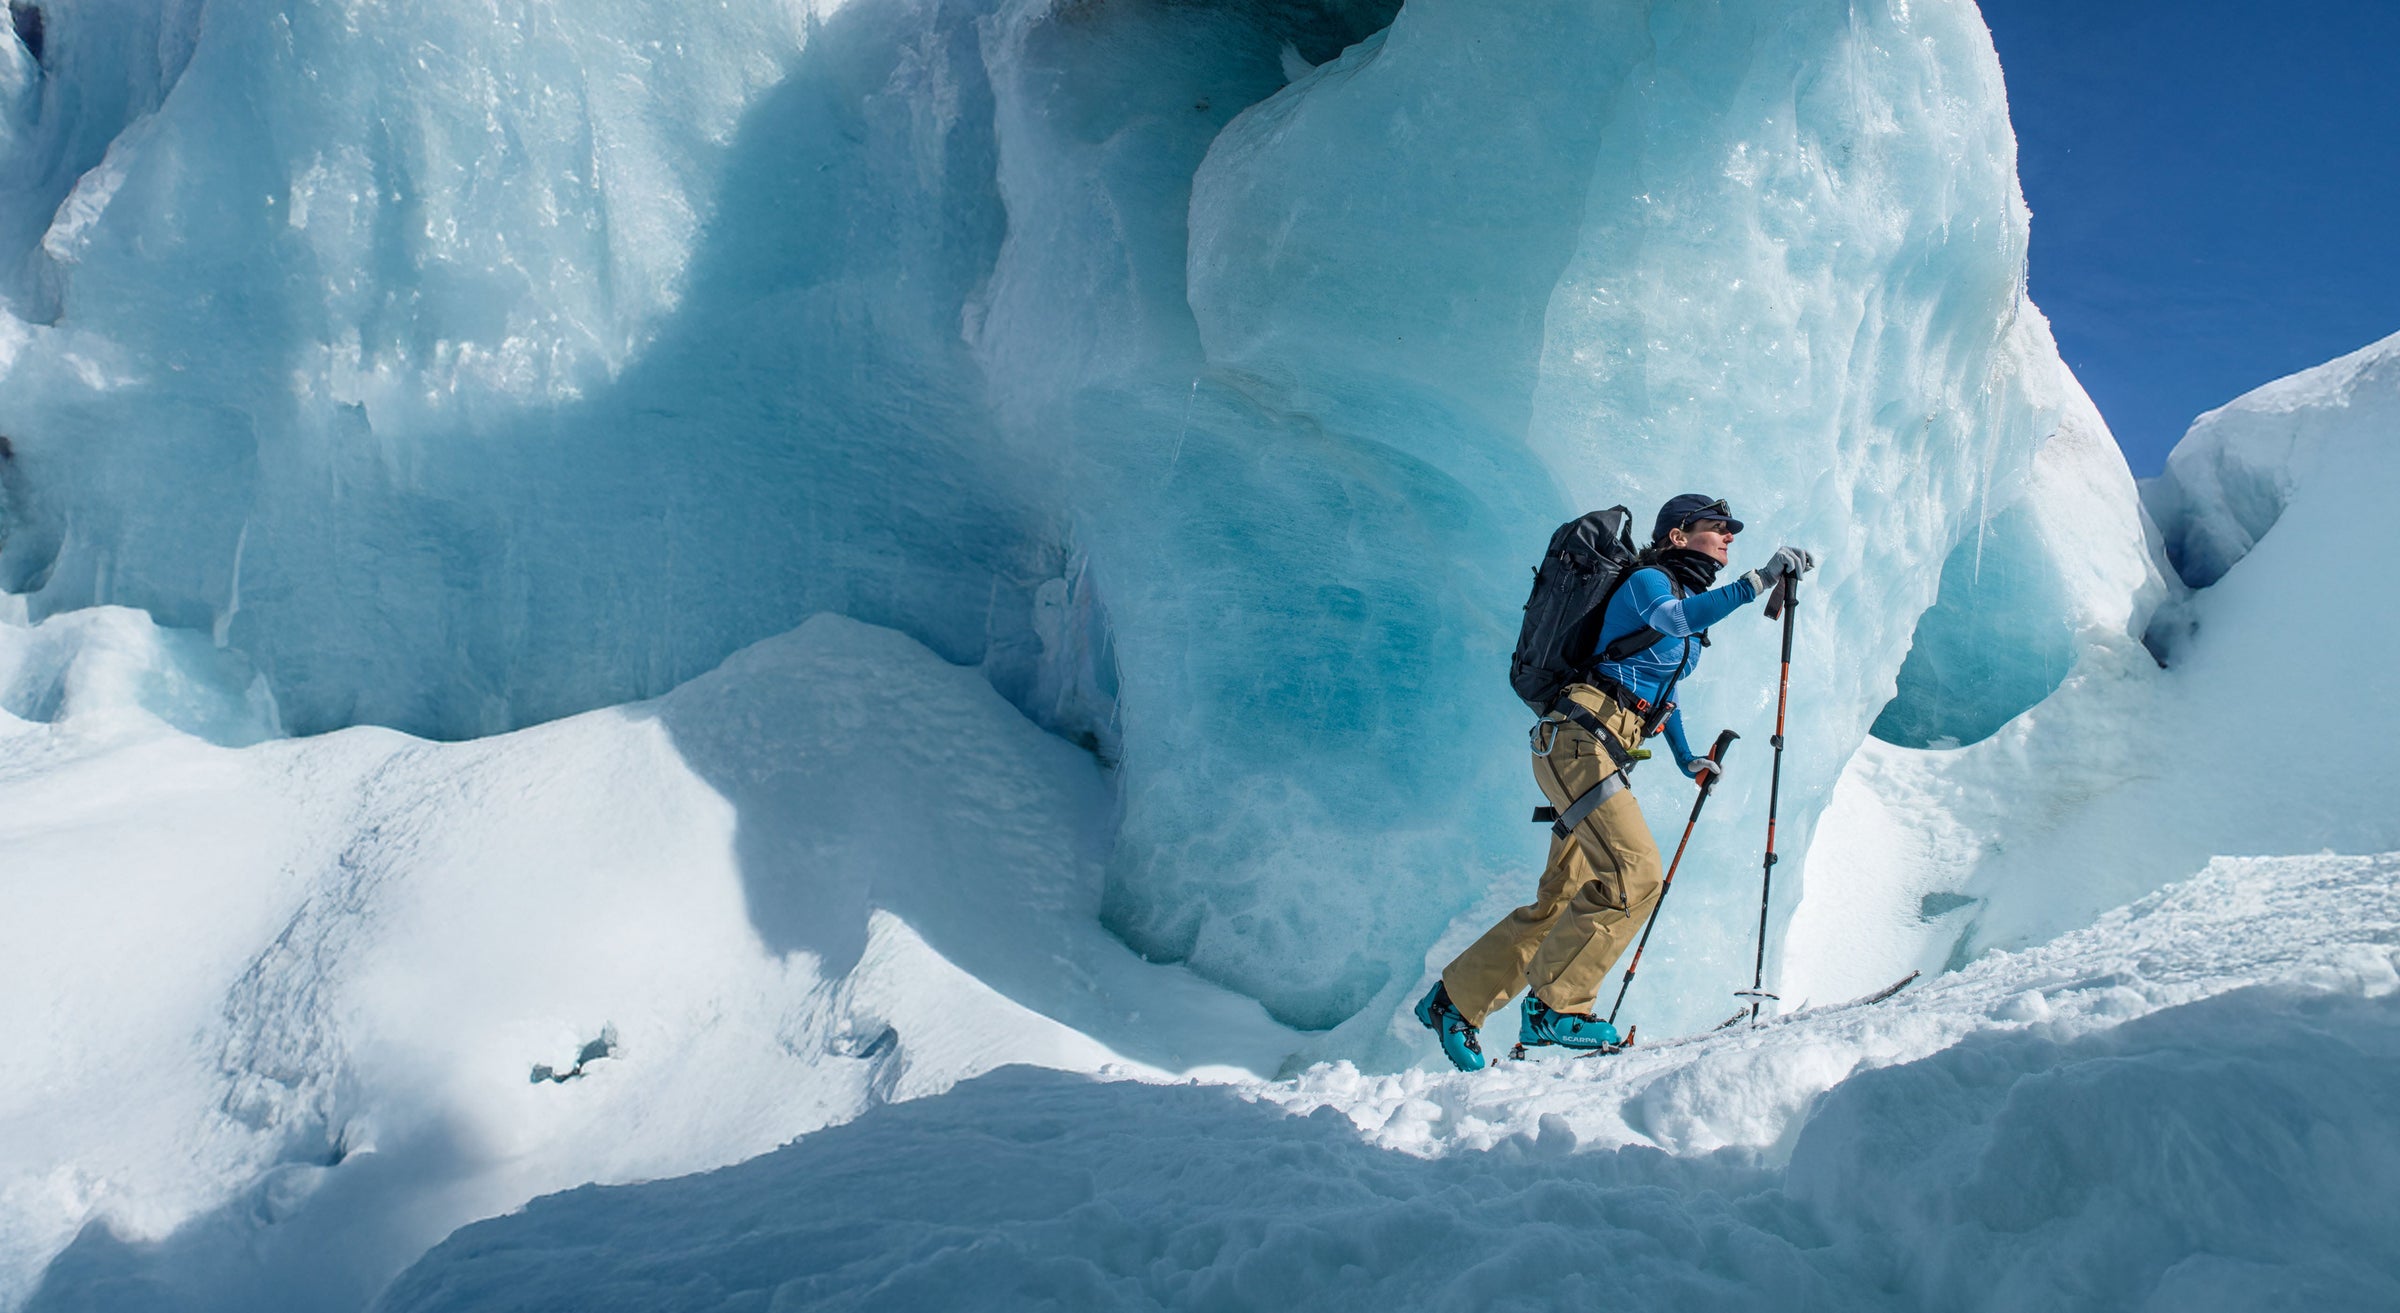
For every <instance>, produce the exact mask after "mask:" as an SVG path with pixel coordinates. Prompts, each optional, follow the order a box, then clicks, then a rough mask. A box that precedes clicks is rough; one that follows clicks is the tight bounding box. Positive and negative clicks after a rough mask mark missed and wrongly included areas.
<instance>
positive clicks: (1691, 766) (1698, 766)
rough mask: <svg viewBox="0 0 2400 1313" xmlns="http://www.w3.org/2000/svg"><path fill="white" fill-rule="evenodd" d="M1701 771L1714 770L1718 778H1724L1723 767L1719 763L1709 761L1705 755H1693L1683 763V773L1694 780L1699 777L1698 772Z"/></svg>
mask: <svg viewBox="0 0 2400 1313" xmlns="http://www.w3.org/2000/svg"><path fill="white" fill-rule="evenodd" d="M1702 771H1714V772H1716V775H1717V778H1718V779H1723V778H1725V767H1724V766H1723V765H1721V764H1720V763H1717V762H1713V761H1710V760H1709V759H1708V758H1706V757H1694V758H1692V759H1691V760H1690V761H1687V762H1685V763H1683V773H1684V774H1686V775H1689V776H1691V777H1692V778H1693V779H1695V780H1696V779H1699V778H1700V773H1701V772H1702Z"/></svg>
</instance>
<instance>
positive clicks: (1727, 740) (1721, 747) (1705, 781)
mask: <svg viewBox="0 0 2400 1313" xmlns="http://www.w3.org/2000/svg"><path fill="white" fill-rule="evenodd" d="M1740 737H1741V735H1739V734H1736V733H1734V732H1733V731H1732V730H1722V731H1719V732H1718V734H1717V741H1716V742H1714V743H1712V744H1710V745H1708V759H1709V760H1710V761H1713V762H1717V763H1719V764H1722V763H1723V762H1724V760H1725V750H1726V749H1727V748H1730V747H1732V746H1733V741H1734V740H1735V739H1738V738H1740ZM1724 777H1725V772H1723V771H1721V770H1712V771H1710V772H1709V773H1708V774H1707V775H1705V776H1703V777H1702V778H1701V780H1700V792H1702V793H1708V792H1710V791H1711V790H1713V789H1715V788H1716V787H1717V781H1718V780H1720V779H1723V778H1724ZM1694 814H1695V815H1697V814H1698V813H1696V812H1695V813H1694Z"/></svg>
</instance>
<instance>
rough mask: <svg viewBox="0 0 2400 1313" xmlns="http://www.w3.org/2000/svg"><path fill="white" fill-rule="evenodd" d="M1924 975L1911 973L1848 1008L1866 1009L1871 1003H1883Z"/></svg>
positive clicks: (1918, 972)
mask: <svg viewBox="0 0 2400 1313" xmlns="http://www.w3.org/2000/svg"><path fill="white" fill-rule="evenodd" d="M1923 974H1924V973H1923V972H1921V971H1911V972H1909V973H1908V974H1907V975H1905V976H1902V977H1900V978H1899V979H1898V980H1895V981H1893V982H1892V983H1890V984H1888V985H1885V986H1884V987H1883V988H1881V989H1879V990H1876V991H1875V992H1874V993H1872V994H1869V995H1867V996H1866V997H1865V998H1862V999H1860V1000H1858V1001H1857V1002H1855V1003H1852V1004H1849V1005H1848V1006H1850V1007H1854V1008H1856V1007H1865V1006H1866V1005H1867V1004H1869V1003H1881V1002H1882V1001H1884V1000H1885V999H1887V998H1890V997H1891V996H1892V995H1894V994H1897V993H1899V992H1900V991H1901V990H1904V989H1906V988H1908V987H1909V986H1910V985H1912V984H1915V983H1916V979H1917V977H1918V976H1920V975H1923Z"/></svg>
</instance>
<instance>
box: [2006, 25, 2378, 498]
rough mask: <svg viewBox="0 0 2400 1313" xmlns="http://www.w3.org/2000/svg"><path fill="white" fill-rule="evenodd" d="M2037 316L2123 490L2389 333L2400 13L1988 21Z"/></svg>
mask: <svg viewBox="0 0 2400 1313" xmlns="http://www.w3.org/2000/svg"><path fill="white" fill-rule="evenodd" d="M1983 12H1984V17H1985V19H1986V21H1988V22H1989V23H1990V24H1991V28H1992V40H1993V43H1994V44H1995V45H1996V46H1997V47H1998V48H1999V51H2000V64H2001V68H2002V70H2003V71H2004V72H2005V73H2006V75H2007V78H2008V94H2009V112H2010V115H2011V117H2012V118H2013V119H2014V121H2015V123H2016V129H2017V142H2018V152H2019V154H2018V161H2017V167H2018V171H2019V173H2020V174H2021V176H2022V177H2023V179H2024V184H2025V199H2026V201H2027V203H2029V204H2030V205H2031V206H2032V207H2033V255H2032V262H2033V269H2032V290H2033V299H2034V301H2035V302H2036V303H2037V304H2039V305H2040V306H2041V307H2042V310H2043V311H2044V313H2046V314H2048V315H2049V316H2050V322H2051V325H2052V327H2053V328H2055V329H2056V330H2057V333H2058V342H2059V348H2060V350H2061V351H2062V352H2063V353H2064V354H2065V356H2066V358H2067V363H2068V364H2070V365H2072V366H2074V368H2075V372H2076V374H2077V376H2079V377H2080V378H2082V380H2083V384H2084V387H2085V388H2086V389H2088V390H2089V391H2090V392H2091V394H2092V399H2093V400H2094V401H2096V402H2098V403H2099V405H2100V411H2101V414H2103V415H2105V416H2106V417H2107V419H2108V422H2109V427H2110V428H2111V429H2113V430H2115V432H2116V435H2117V441H2118V443H2119V444H2120V445H2121V446H2123V447H2124V449H2125V455H2126V459H2127V460H2128V462H2130V463H2131V464H2132V466H2133V472H2134V473H2135V474H2137V475H2150V474H2155V473H2157V472H2158V470H2159V467H2160V464H2161V463H2162V462H2163V461H2165V459H2166V454H2167V450H2168V449H2169V448H2170V447H2172V446H2173V445H2174V444H2175V440H2176V439H2177V438H2179V437H2181V436H2182V435H2183V430H2184V428H2185V426H2186V425H2188V424H2189V423H2190V422H2191V421H2192V419H2193V417H2195V416H2197V415H2198V414H2199V413H2200V412H2201V411H2204V410H2207V409H2209V408H2210V407H2212V406H2217V405H2221V404H2223V403H2224V402H2227V401H2230V400H2232V399H2233V398H2234V397H2236V396H2239V395H2240V394H2241V393H2243V392H2245V391H2248V390H2249V389H2251V388H2253V387H2256V386H2258V385H2259V384H2261V383H2265V382H2267V381H2269V380H2271V379H2275V378H2280V377H2282V376H2283V375H2285V374H2289V373H2291V372H2292V371H2294V370H2298V369H2305V368H2307V367H2308V366H2310V365H2314V364H2318V363H2321V362H2323V361H2326V360H2329V359H2332V358H2333V357H2335V356H2338V355H2341V354H2344V353H2345V352H2348V351H2352V350H2355V349H2357V348H2359V347H2362V346H2365V345H2366V344H2367V343H2369V342H2372V341H2375V340H2376V339H2378V338H2381V337H2385V336H2388V335H2390V334H2392V333H2395V332H2400V0H2283V2H2282V3H2271V2H2269V0H2173V2H2170V0H1983Z"/></svg>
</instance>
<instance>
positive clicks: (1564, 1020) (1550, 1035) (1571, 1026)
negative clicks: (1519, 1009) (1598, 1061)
mask: <svg viewBox="0 0 2400 1313" xmlns="http://www.w3.org/2000/svg"><path fill="white" fill-rule="evenodd" d="M1537 1044H1556V1045H1557V1046H1559V1047H1560V1048H1562V1049H1593V1050H1598V1051H1601V1052H1606V1051H1608V1050H1611V1049H1617V1048H1622V1047H1624V1044H1625V1038H1624V1036H1622V1035H1619V1034H1618V1033H1617V1028H1616V1027H1615V1026H1612V1025H1610V1024H1608V1023H1607V1022H1605V1021H1602V1020H1601V1019H1600V1018H1598V1017H1595V1016H1593V1015H1592V1014H1591V1013H1589V1012H1555V1011H1552V1010H1551V1008H1550V1005H1549V1004H1547V1003H1544V1002H1542V1001H1541V1000H1540V999H1538V998H1535V997H1534V996H1533V995H1531V994H1527V995H1526V996H1525V1008H1524V1014H1523V1019H1522V1020H1521V1021H1519V1022H1518V1024H1517V1045H1518V1047H1520V1048H1525V1047H1530V1046H1532V1045H1537Z"/></svg>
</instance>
